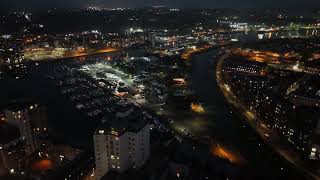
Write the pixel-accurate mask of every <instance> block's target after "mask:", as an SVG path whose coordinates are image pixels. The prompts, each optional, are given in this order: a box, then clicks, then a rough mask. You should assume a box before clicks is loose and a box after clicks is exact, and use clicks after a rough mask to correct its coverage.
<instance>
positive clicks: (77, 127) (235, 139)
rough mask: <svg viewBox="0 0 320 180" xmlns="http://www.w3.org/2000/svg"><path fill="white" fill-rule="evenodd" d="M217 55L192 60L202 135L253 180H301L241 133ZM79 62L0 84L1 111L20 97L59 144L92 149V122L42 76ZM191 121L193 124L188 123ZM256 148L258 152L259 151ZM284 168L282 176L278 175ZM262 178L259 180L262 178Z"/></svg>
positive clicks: (47, 67)
mask: <svg viewBox="0 0 320 180" xmlns="http://www.w3.org/2000/svg"><path fill="white" fill-rule="evenodd" d="M217 52H218V50H211V51H209V52H206V53H203V54H199V55H197V56H195V57H194V59H193V60H192V76H191V77H192V84H193V85H192V86H193V89H194V91H195V93H196V95H197V96H198V97H199V99H200V100H201V101H202V102H204V103H205V104H207V106H208V107H209V109H210V111H212V112H213V113H212V114H210V115H208V116H206V117H204V118H203V117H202V120H203V121H206V123H205V124H204V126H205V127H204V130H203V131H202V134H203V135H206V136H210V137H214V139H215V140H216V141H218V142H219V143H221V144H225V145H227V146H229V147H231V148H232V149H233V150H235V151H237V152H239V153H240V154H241V155H242V156H243V157H244V158H245V159H246V160H247V161H248V166H249V168H250V170H251V171H252V177H253V179H257V177H259V178H258V179H264V177H269V178H271V179H280V178H282V179H289V178H290V179H303V178H302V177H301V176H300V175H299V174H297V173H296V172H295V171H294V170H292V169H291V168H290V167H289V166H288V165H287V164H286V163H285V162H284V161H283V160H282V159H281V158H279V157H278V156H277V155H276V154H275V153H274V152H273V151H272V149H271V148H270V147H268V146H267V145H264V144H263V142H261V141H260V140H259V138H258V136H257V134H255V132H254V131H253V130H251V129H250V128H247V127H246V128H244V127H243V125H245V123H244V122H243V121H242V119H240V118H238V117H237V116H235V115H232V114H230V113H229V109H228V105H227V103H226V101H225V99H224V97H223V94H222V93H221V92H220V90H219V87H218V86H217V84H216V79H215V62H216V61H213V60H212V57H213V56H214V55H216V54H217ZM119 53H120V54H121V53H126V52H118V53H112V54H105V55H94V56H88V57H85V59H82V60H85V61H86V60H91V59H92V60H96V59H99V58H104V57H106V55H115V56H116V55H119ZM128 53H129V55H133V56H141V55H143V51H139V50H138V51H135V50H132V51H129V52H128ZM77 61H79V58H75V59H68V60H64V61H55V62H50V63H43V64H42V63H40V65H39V66H38V67H35V66H31V67H30V69H31V70H32V71H31V72H30V74H29V77H28V78H27V79H25V80H1V81H0V94H1V99H0V109H3V108H4V107H5V105H6V104H7V103H8V102H10V101H11V100H13V99H15V98H19V97H29V96H32V97H35V98H36V99H39V101H40V103H41V104H44V105H46V106H47V109H48V119H49V124H50V126H51V130H52V132H53V133H52V134H53V135H54V136H56V137H57V141H58V142H65V143H71V144H73V145H75V146H78V147H84V148H86V147H87V148H90V147H92V145H91V144H90V142H91V139H92V135H91V134H92V133H93V131H94V129H95V127H96V125H97V121H96V120H95V119H87V118H86V116H84V115H83V114H81V113H79V112H76V111H75V109H74V105H73V104H71V103H70V101H69V100H68V98H67V97H64V96H62V95H61V94H60V93H59V91H58V89H56V87H55V85H54V84H52V82H50V81H49V80H48V79H46V78H44V75H46V74H48V73H49V72H52V71H53V69H54V67H58V66H62V65H65V64H69V63H70V64H74V63H75V64H77ZM191 121H192V120H191ZM259 144H260V146H259ZM281 168H284V170H281ZM262 177H263V178H262Z"/></svg>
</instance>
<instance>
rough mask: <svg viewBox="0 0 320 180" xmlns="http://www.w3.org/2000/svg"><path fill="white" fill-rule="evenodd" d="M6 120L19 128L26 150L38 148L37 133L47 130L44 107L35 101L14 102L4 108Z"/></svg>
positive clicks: (29, 151) (31, 150)
mask: <svg viewBox="0 0 320 180" xmlns="http://www.w3.org/2000/svg"><path fill="white" fill-rule="evenodd" d="M5 116H6V120H5V121H6V122H7V123H9V124H11V125H13V126H16V127H17V128H19V131H20V135H21V138H22V140H23V141H24V142H25V143H26V152H27V153H30V154H31V153H33V152H34V151H35V150H37V149H38V147H39V143H38V135H39V134H42V133H45V132H47V124H46V123H47V121H46V113H45V109H44V108H43V107H41V106H40V105H38V104H35V103H26V102H21V103H20V102H19V103H14V104H12V105H11V106H10V107H8V108H7V109H6V110H5Z"/></svg>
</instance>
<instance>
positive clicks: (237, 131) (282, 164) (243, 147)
mask: <svg viewBox="0 0 320 180" xmlns="http://www.w3.org/2000/svg"><path fill="white" fill-rule="evenodd" d="M218 52H219V49H213V50H210V51H208V52H205V53H202V54H198V55H195V56H194V57H193V59H192V76H191V80H192V84H193V85H192V86H193V89H194V91H195V93H196V95H197V96H198V98H199V99H200V100H201V101H202V102H204V103H205V104H206V107H207V109H208V110H209V111H210V112H212V113H211V115H210V116H209V117H208V118H207V121H209V122H208V123H209V124H208V125H207V126H208V127H209V128H207V132H206V134H208V135H209V136H210V137H212V138H213V139H215V140H216V141H218V142H219V143H221V144H223V145H227V146H229V147H231V148H232V149H233V150H235V151H237V153H239V154H241V156H243V157H244V158H245V159H246V161H247V162H248V167H249V169H250V170H251V171H250V172H252V176H253V179H257V178H259V179H261V178H263V179H265V178H268V179H280V178H281V179H300V180H302V179H305V178H304V176H302V175H300V174H299V173H297V172H296V171H295V170H294V169H293V168H292V167H291V166H290V164H288V163H287V162H286V161H284V160H283V159H282V158H281V157H280V156H278V155H277V153H276V152H274V151H273V149H272V147H270V146H269V145H268V144H265V142H264V141H263V140H261V138H260V136H259V135H258V134H257V133H256V132H255V131H254V130H253V129H252V128H251V127H249V126H247V123H246V121H245V120H244V119H242V118H241V117H242V116H241V115H239V116H238V115H236V114H235V113H231V112H230V109H229V106H228V102H227V101H226V99H225V98H224V95H223V93H222V92H221V91H220V87H219V86H218V84H217V81H216V65H217V62H218V59H212V57H215V56H216V55H217V54H218Z"/></svg>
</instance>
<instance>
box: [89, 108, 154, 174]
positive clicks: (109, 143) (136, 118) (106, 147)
mask: <svg viewBox="0 0 320 180" xmlns="http://www.w3.org/2000/svg"><path fill="white" fill-rule="evenodd" d="M138 114H139V113H135V112H134V110H133V108H131V109H127V110H124V111H122V112H118V113H116V115H115V117H112V118H108V117H105V118H104V119H105V123H104V124H103V125H102V127H100V128H98V129H97V130H96V132H95V134H94V136H93V139H94V149H95V159H96V170H95V174H96V179H100V178H101V177H103V176H104V175H105V174H106V173H108V172H109V171H116V172H119V173H121V172H124V171H126V170H127V169H128V168H139V167H140V166H142V165H143V164H144V163H145V162H146V161H147V160H148V158H149V151H150V128H149V126H148V123H147V122H146V120H145V119H143V117H142V115H138Z"/></svg>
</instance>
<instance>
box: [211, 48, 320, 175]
mask: <svg viewBox="0 0 320 180" xmlns="http://www.w3.org/2000/svg"><path fill="white" fill-rule="evenodd" d="M231 55H232V54H231V53H229V54H225V55H223V56H222V57H221V58H220V59H219V60H218V63H217V67H216V80H217V83H218V85H219V87H220V90H221V92H222V93H223V95H224V97H225V99H226V100H227V101H228V103H229V104H230V105H231V106H232V107H233V108H235V109H236V110H237V112H238V113H239V114H240V115H241V116H242V117H244V119H245V120H246V122H247V124H248V125H249V126H250V127H251V128H252V129H254V130H255V131H256V132H257V133H258V134H259V136H260V138H261V139H262V140H263V141H264V142H265V143H267V144H268V145H270V146H271V147H272V148H273V150H274V151H275V152H276V153H277V154H278V155H279V156H280V157H282V158H283V159H284V160H285V161H287V162H288V163H289V164H290V165H291V166H292V167H293V168H295V169H296V170H297V171H299V172H301V173H302V174H303V175H304V176H305V177H306V178H308V179H310V178H311V179H320V176H319V175H318V174H317V173H316V172H314V171H313V170H312V169H309V168H306V167H305V166H303V162H302V161H301V159H300V158H298V155H296V154H295V153H294V152H292V151H291V150H289V149H286V148H284V146H280V144H277V142H279V140H278V139H274V138H273V137H266V136H265V134H266V130H265V129H264V128H263V127H260V126H259V123H257V122H258V121H259V118H258V117H257V116H256V115H255V114H254V112H252V111H250V110H249V109H248V108H247V107H246V106H245V105H244V104H242V103H241V102H240V101H239V100H238V98H237V97H236V96H235V95H234V94H233V92H232V89H231V88H230V87H229V86H228V85H227V84H226V82H225V81H224V79H223V75H222V65H223V63H224V60H226V59H227V58H228V57H230V56H231Z"/></svg>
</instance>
